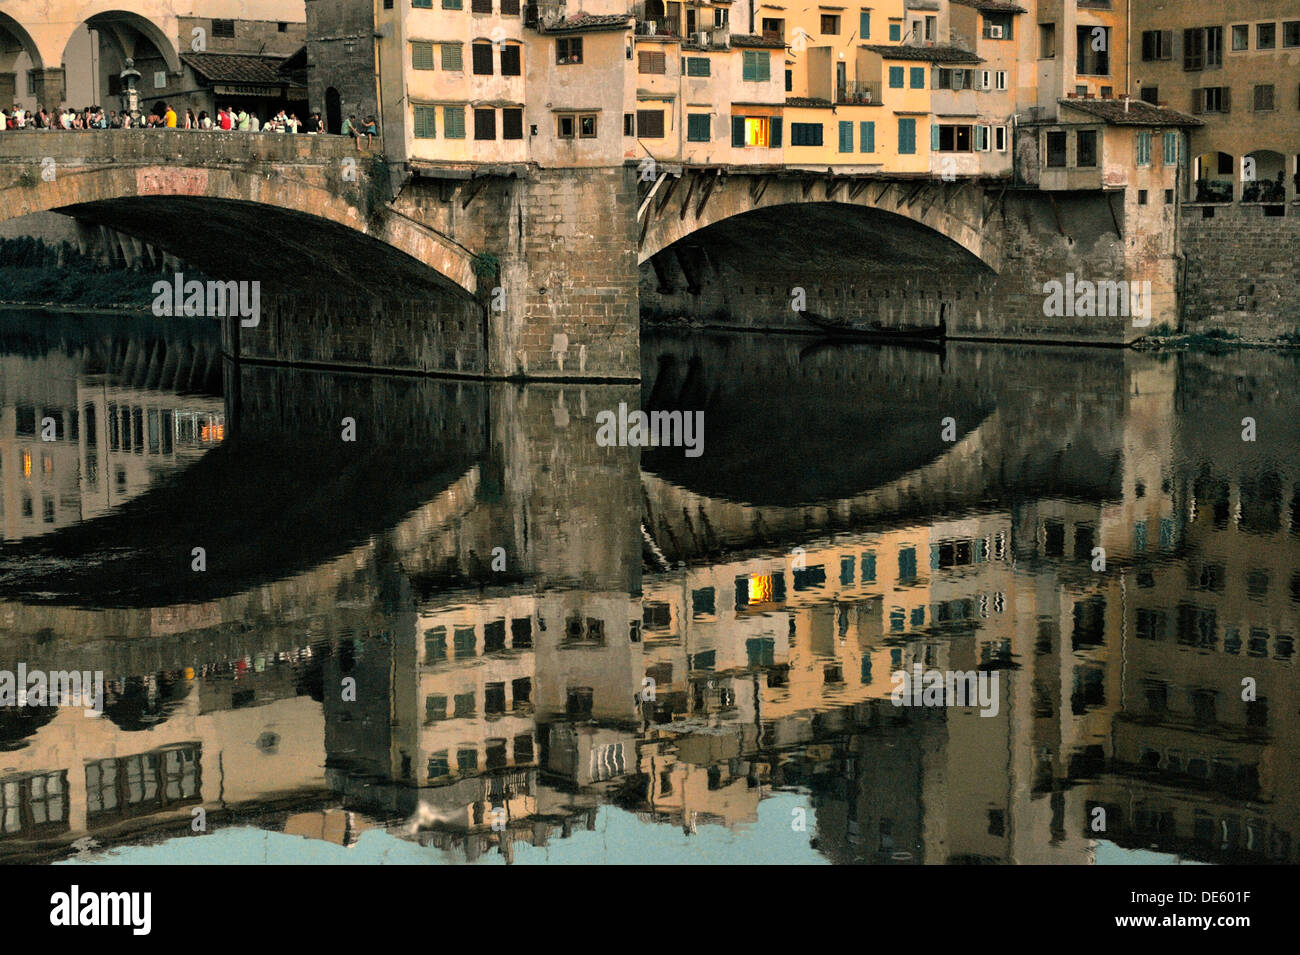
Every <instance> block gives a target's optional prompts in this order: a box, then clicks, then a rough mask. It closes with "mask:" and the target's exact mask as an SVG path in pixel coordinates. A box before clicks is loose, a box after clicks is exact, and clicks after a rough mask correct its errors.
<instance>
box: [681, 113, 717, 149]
mask: <svg viewBox="0 0 1300 955" xmlns="http://www.w3.org/2000/svg"><path fill="white" fill-rule="evenodd" d="M712 132H713V131H712V129H711V124H710V123H709V114H708V113H691V114H690V115H688V116H687V117H686V140H687V142H692V143H707V142H709V140H711V139H712V138H713V135H712Z"/></svg>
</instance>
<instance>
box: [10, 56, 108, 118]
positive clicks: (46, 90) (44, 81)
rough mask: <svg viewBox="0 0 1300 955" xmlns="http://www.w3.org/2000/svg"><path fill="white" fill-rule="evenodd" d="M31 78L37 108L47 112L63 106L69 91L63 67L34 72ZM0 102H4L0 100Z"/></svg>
mask: <svg viewBox="0 0 1300 955" xmlns="http://www.w3.org/2000/svg"><path fill="white" fill-rule="evenodd" d="M31 77H32V95H33V96H34V97H35V98H36V105H37V106H44V107H45V108H46V109H47V110H54V109H56V108H58V107H59V106H62V105H63V98H64V95H65V93H66V90H67V84H66V83H65V81H64V75H63V67H61V66H58V67H47V68H45V69H40V70H32V71H31ZM0 102H4V101H3V100H0ZM85 105H89V104H85Z"/></svg>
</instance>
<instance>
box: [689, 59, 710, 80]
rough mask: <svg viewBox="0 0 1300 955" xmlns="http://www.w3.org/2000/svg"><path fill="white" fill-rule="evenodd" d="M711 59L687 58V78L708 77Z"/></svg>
mask: <svg viewBox="0 0 1300 955" xmlns="http://www.w3.org/2000/svg"><path fill="white" fill-rule="evenodd" d="M709 67H710V63H709V58H708V57H707V56H688V57H687V58H686V75H687V76H708V75H709Z"/></svg>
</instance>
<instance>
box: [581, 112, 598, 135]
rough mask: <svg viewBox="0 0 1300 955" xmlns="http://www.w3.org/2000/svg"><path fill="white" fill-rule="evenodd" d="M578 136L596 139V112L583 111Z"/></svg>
mask: <svg viewBox="0 0 1300 955" xmlns="http://www.w3.org/2000/svg"><path fill="white" fill-rule="evenodd" d="M578 138H579V139H595V138H596V114H595V113H583V114H582V115H581V116H579V117H578Z"/></svg>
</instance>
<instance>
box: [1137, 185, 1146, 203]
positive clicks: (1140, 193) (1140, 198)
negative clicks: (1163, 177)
mask: <svg viewBox="0 0 1300 955" xmlns="http://www.w3.org/2000/svg"><path fill="white" fill-rule="evenodd" d="M1146 204H1147V191H1146V190H1145V189H1139V190H1138V205H1140V206H1145V205H1146Z"/></svg>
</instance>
